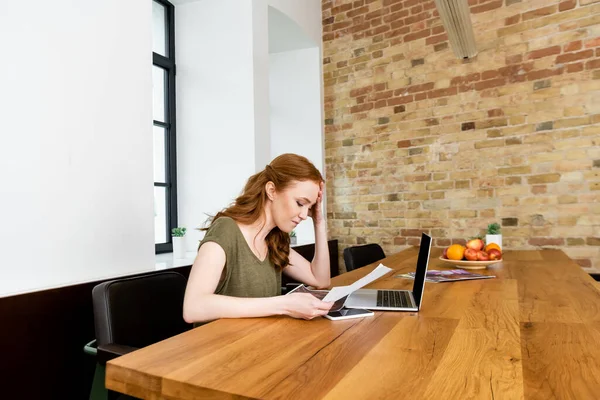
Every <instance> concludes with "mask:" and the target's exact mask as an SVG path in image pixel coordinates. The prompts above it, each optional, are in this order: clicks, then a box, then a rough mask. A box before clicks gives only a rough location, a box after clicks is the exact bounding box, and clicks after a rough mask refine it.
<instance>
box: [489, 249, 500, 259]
mask: <svg viewBox="0 0 600 400" xmlns="http://www.w3.org/2000/svg"><path fill="white" fill-rule="evenodd" d="M487 253H488V255H489V256H490V260H500V259H502V252H501V251H500V250H498V249H490V250H489V251H488V252H487Z"/></svg>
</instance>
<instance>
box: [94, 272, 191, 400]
mask: <svg viewBox="0 0 600 400" xmlns="http://www.w3.org/2000/svg"><path fill="white" fill-rule="evenodd" d="M186 284H187V279H186V278H185V277H184V276H183V275H181V274H179V273H177V272H160V273H155V274H151V275H144V276H137V277H131V278H122V279H115V280H111V281H108V282H103V283H101V284H99V285H97V286H95V287H94V289H93V290H92V302H93V305H94V324H95V332H96V341H95V342H96V343H95V346H94V343H93V342H92V343H89V344H88V345H87V346H86V352H88V353H93V351H90V348H94V347H95V348H96V349H97V352H96V356H97V361H98V368H97V371H99V374H100V375H101V376H99V377H98V379H96V378H94V383H96V381H97V380H98V381H100V382H102V385H103V384H104V382H103V381H104V380H103V375H104V374H103V372H104V367H105V364H106V362H107V361H108V360H110V359H112V358H115V357H118V356H121V355H123V354H127V353H129V352H131V351H134V350H137V349H139V348H142V347H145V346H148V345H151V344H153V343H156V342H159V341H161V340H164V339H167V338H169V337H171V336H175V335H178V334H180V333H182V332H185V331H187V330H189V329H191V328H192V325H191V324H188V323H186V322H185V321H184V320H183V298H184V295H185V287H186ZM98 392H101V390H99V388H98V387H96V388H92V393H98ZM113 396H114V394H113V393H110V392H108V398H109V399H110V398H112V397H113ZM90 397H92V396H90ZM96 397H102V398H105V397H104V396H96Z"/></svg>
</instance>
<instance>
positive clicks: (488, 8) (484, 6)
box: [471, 0, 503, 14]
mask: <svg viewBox="0 0 600 400" xmlns="http://www.w3.org/2000/svg"><path fill="white" fill-rule="evenodd" d="M502 3H503V0H496V1H490V2H489V3H485V4H482V5H480V6H475V7H472V8H471V13H472V14H479V13H482V12H486V11H491V10H495V9H496V8H500V7H502Z"/></svg>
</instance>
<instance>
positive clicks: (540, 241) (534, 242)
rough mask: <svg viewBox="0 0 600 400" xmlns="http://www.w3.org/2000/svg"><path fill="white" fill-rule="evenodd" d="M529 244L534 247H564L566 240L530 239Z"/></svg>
mask: <svg viewBox="0 0 600 400" xmlns="http://www.w3.org/2000/svg"><path fill="white" fill-rule="evenodd" d="M529 244H530V245H532V246H563V245H564V244H565V239H564V238H545V237H532V238H531V239H529Z"/></svg>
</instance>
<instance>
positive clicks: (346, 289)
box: [323, 264, 392, 301]
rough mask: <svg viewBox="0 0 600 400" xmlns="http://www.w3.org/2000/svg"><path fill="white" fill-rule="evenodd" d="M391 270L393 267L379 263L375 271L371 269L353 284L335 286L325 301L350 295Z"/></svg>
mask: <svg viewBox="0 0 600 400" xmlns="http://www.w3.org/2000/svg"><path fill="white" fill-rule="evenodd" d="M390 271H392V269H391V268H388V267H386V266H385V265H383V264H379V265H378V266H377V268H375V269H374V270H373V271H371V273H370V274H368V275H366V276H363V277H362V278H360V279H359V280H357V281H356V282H354V283H353V284H352V285H349V286H336V287H333V288H332V289H331V290H330V291H329V293H328V294H327V296H325V298H324V299H323V301H336V300H339V299H341V298H342V297H344V296H348V295H349V294H350V293H352V292H354V291H355V290H358V289H360V288H361V287H363V286H367V285H368V284H369V283H371V282H373V281H374V280H377V279H379V278H381V277H382V276H384V275H385V274H387V273H388V272H390Z"/></svg>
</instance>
